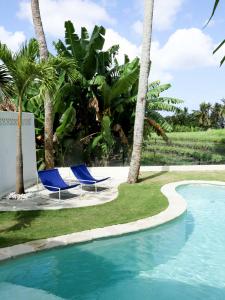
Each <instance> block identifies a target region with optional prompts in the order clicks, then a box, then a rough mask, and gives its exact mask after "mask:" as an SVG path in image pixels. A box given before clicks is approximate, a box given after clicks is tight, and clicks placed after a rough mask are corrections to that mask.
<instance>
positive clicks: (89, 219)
mask: <svg viewBox="0 0 225 300" xmlns="http://www.w3.org/2000/svg"><path fill="white" fill-rule="evenodd" d="M188 179H199V180H225V172H219V171H218V172H158V173H157V172H156V173H155V172H152V173H143V175H142V177H141V179H140V182H139V183H138V184H135V185H128V184H126V183H124V184H122V185H121V186H120V187H119V196H118V198H117V199H116V200H114V201H112V202H109V203H106V204H103V205H98V206H93V207H83V208H74V209H63V210H56V211H32V212H31V211H24V212H2V213H0V247H6V246H12V245H15V244H19V243H24V242H27V241H31V240H37V239H42V238H48V237H53V236H57V235H63V234H68V233H72V232H78V231H82V230H87V229H93V228H98V227H104V226H109V225H113V224H120V223H127V222H131V221H135V220H138V219H142V218H146V217H149V216H153V215H155V214H157V213H159V212H161V211H163V210H164V209H166V207H167V206H168V202H167V200H166V199H165V197H164V196H163V195H162V194H161V192H160V188H161V187H162V186H163V185H164V184H166V183H168V182H173V181H179V180H188Z"/></svg>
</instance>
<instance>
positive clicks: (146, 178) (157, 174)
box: [138, 171, 168, 182]
mask: <svg viewBox="0 0 225 300" xmlns="http://www.w3.org/2000/svg"><path fill="white" fill-rule="evenodd" d="M166 173H168V171H161V172H158V173H154V174H152V175H148V176H145V177H142V178H140V179H139V180H138V182H143V181H146V180H148V179H153V178H156V177H159V176H161V175H164V174H166Z"/></svg>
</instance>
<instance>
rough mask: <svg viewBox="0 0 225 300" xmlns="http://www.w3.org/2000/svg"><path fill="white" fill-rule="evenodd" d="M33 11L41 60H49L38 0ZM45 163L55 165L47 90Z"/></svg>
mask: <svg viewBox="0 0 225 300" xmlns="http://www.w3.org/2000/svg"><path fill="white" fill-rule="evenodd" d="M31 11H32V17H33V24H34V30H35V34H36V37H37V40H38V43H39V49H40V58H41V60H47V59H48V48H47V43H46V39H45V34H44V29H43V26H42V21H41V14H40V8H39V1H38V0H31ZM45 165H46V168H47V169H50V168H53V167H54V150H53V104H52V100H51V97H50V94H49V92H46V94H45Z"/></svg>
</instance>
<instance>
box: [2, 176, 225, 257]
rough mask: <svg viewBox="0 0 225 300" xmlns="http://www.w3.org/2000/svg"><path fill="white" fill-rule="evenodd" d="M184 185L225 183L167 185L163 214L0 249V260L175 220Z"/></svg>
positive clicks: (179, 212)
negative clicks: (166, 204)
mask: <svg viewBox="0 0 225 300" xmlns="http://www.w3.org/2000/svg"><path fill="white" fill-rule="evenodd" d="M186 184H214V185H221V186H225V182H222V181H206V180H183V181H177V182H172V183H168V184H165V185H164V186H162V187H161V192H162V194H163V195H164V196H166V198H167V199H168V202H169V205H168V207H167V208H166V209H165V210H164V211H162V212H160V213H159V214H157V215H155V216H152V217H148V218H144V219H140V220H137V221H133V222H129V223H125V224H117V225H111V226H107V227H103V228H95V229H90V230H85V231H81V232H75V233H72V234H66V235H61V236H57V237H52V238H47V239H41V240H36V241H30V242H26V243H23V244H18V245H15V246H11V247H5V248H0V261H3V260H7V259H10V258H15V257H17V256H20V255H24V254H29V253H35V252H38V251H41V250H47V249H51V248H56V247H60V246H61V247H62V246H67V245H72V244H78V243H83V242H89V241H93V240H97V239H100V238H108V237H109V238H110V237H115V236H120V235H124V234H128V233H132V232H138V231H141V230H144V229H150V228H153V227H156V226H159V225H162V224H164V223H167V222H169V221H172V220H174V219H176V218H177V217H179V216H181V215H182V214H183V213H184V212H185V211H186V210H187V203H186V201H185V200H184V199H183V198H182V196H181V195H180V194H178V193H177V191H176V188H177V187H178V186H180V185H186Z"/></svg>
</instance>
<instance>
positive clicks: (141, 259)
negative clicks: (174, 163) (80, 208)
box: [0, 184, 225, 300]
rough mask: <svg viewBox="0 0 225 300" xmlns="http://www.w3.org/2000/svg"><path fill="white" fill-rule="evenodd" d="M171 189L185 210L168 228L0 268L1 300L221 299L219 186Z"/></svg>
mask: <svg viewBox="0 0 225 300" xmlns="http://www.w3.org/2000/svg"><path fill="white" fill-rule="evenodd" d="M177 191H178V192H179V193H180V194H181V195H182V196H183V197H184V198H185V199H186V201H187V203H188V212H187V213H185V214H184V215H183V216H182V217H180V218H179V219H177V220H176V221H173V222H171V223H169V224H167V225H163V226H160V227H158V228H155V229H152V230H147V231H144V232H141V233H136V234H131V235H127V236H123V237H119V238H113V239H106V240H100V241H95V242H92V243H87V244H82V245H79V246H71V247H66V248H61V249H54V250H51V251H46V252H40V253H38V254H35V255H29V256H24V257H21V258H18V259H15V260H11V261H8V262H5V263H2V264H0V299H1V300H12V299H17V300H26V299H28V300H36V299H37V300H57V299H71V300H72V299H78V300H81V299H82V300H89V299H90V300H92V299H93V300H94V299H98V300H103V299H104V300H116V299H119V300H139V299H141V300H142V299H151V300H156V299H157V300H181V299H183V300H197V299H199V300H200V299H201V300H220V299H221V300H224V299H225V188H224V187H221V186H213V185H206V184H204V185H184V186H180V187H178V188H177ZM137 201H138V200H137Z"/></svg>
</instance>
